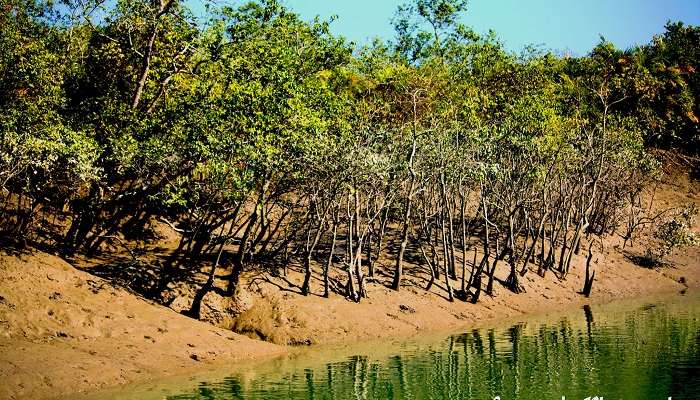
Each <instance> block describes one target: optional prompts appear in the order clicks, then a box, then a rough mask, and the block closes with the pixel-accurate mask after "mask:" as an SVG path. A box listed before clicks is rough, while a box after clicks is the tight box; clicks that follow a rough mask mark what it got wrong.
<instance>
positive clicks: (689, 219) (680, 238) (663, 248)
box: [647, 203, 700, 264]
mask: <svg viewBox="0 0 700 400" xmlns="http://www.w3.org/2000/svg"><path fill="white" fill-rule="evenodd" d="M697 215H698V209H697V206H695V204H692V203H691V204H689V205H687V206H685V207H683V208H682V209H681V210H679V212H678V213H677V214H676V215H675V216H673V217H672V218H669V219H667V220H666V221H664V222H663V223H661V224H660V225H659V226H658V228H657V229H656V232H654V237H655V238H656V239H658V240H659V245H658V246H657V247H656V248H655V249H650V250H647V258H648V259H650V260H651V261H652V262H653V263H654V264H660V263H662V262H663V261H664V259H665V258H666V257H668V256H669V255H670V254H671V253H672V252H673V251H674V250H676V249H680V248H683V247H687V246H697V244H698V243H699V242H700V234H698V233H697V232H693V231H692V227H693V224H694V222H695V218H696V217H697Z"/></svg>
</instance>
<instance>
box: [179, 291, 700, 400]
mask: <svg viewBox="0 0 700 400" xmlns="http://www.w3.org/2000/svg"><path fill="white" fill-rule="evenodd" d="M693 304H695V303H693ZM594 314H595V318H594ZM611 314H612V315H611ZM699 316H700V312H698V307H697V306H695V305H694V306H692V307H689V306H687V305H683V304H681V305H678V304H676V305H669V304H666V303H661V304H653V307H649V306H641V307H639V306H638V307H635V308H632V309H630V310H626V311H624V312H619V313H616V312H614V311H611V310H606V311H605V312H604V313H603V312H601V313H597V312H596V308H595V307H589V306H585V307H583V308H582V310H580V312H579V313H577V314H575V315H571V316H566V317H561V318H557V319H555V320H553V321H544V322H541V321H531V322H526V323H519V324H515V325H512V326H510V327H506V328H503V329H485V330H483V329H475V330H472V331H470V332H466V333H463V334H459V335H454V336H450V337H448V338H447V339H445V340H442V341H440V342H438V343H432V344H427V345H426V344H420V345H415V346H406V347H403V348H400V349H398V350H394V353H393V354H387V355H385V356H379V357H377V356H376V355H375V354H373V351H372V349H367V350H366V352H365V354H362V355H354V356H351V357H346V358H344V359H343V360H342V361H333V362H309V365H308V366H305V367H301V366H300V365H299V364H303V360H301V361H300V362H299V364H297V363H295V364H294V366H292V367H291V368H272V369H270V370H266V369H265V368H262V369H261V371H262V372H261V373H259V374H245V373H241V374H238V375H234V376H232V377H230V378H228V379H226V380H224V381H222V382H217V383H210V382H207V383H202V384H201V385H200V387H199V388H198V389H197V390H195V391H192V392H190V393H183V394H180V395H175V396H171V397H168V398H169V399H178V400H185V399H492V398H494V396H500V397H501V399H561V396H566V398H567V399H583V398H585V397H587V396H604V397H605V398H606V399H666V398H667V397H668V396H673V398H674V399H697V398H700V380H699V379H698V377H700V322H699V319H698V317H699Z"/></svg>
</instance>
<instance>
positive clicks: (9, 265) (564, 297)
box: [0, 174, 700, 399]
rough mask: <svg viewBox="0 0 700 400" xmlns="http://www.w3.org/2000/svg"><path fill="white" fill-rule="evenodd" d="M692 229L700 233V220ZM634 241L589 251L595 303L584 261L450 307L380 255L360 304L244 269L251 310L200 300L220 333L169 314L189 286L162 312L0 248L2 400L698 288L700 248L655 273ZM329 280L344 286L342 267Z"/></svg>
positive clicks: (415, 273) (440, 286)
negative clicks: (640, 261)
mask: <svg viewBox="0 0 700 400" xmlns="http://www.w3.org/2000/svg"><path fill="white" fill-rule="evenodd" d="M688 202H694V203H695V204H697V205H700V184H698V182H696V181H693V180H691V179H689V177H688V176H687V174H677V175H676V176H674V177H673V179H671V180H669V183H667V184H665V185H664V186H663V187H661V188H660V191H659V192H658V194H657V197H656V207H670V206H677V205H680V204H684V203H688ZM694 228H695V230H700V225H699V224H697V223H696V226H695V227H694ZM165 236H167V235H165ZM170 236H171V238H170V240H176V237H174V236H173V235H172V234H171V235H170ZM166 241H167V240H166ZM634 244H635V245H634V246H632V247H630V246H627V247H626V248H622V239H620V238H610V239H609V240H608V241H606V243H605V246H604V250H603V251H602V252H598V253H596V256H595V257H594V260H595V261H597V262H596V263H594V268H595V271H596V281H595V283H594V286H593V292H592V295H591V297H590V298H585V297H584V296H582V295H580V294H579V293H578V291H580V290H581V288H582V286H583V275H584V265H585V260H584V258H583V256H582V255H581V256H576V258H575V259H574V260H573V263H572V270H571V272H570V273H569V275H568V276H567V277H566V279H559V278H557V277H556V276H555V275H554V274H553V273H551V272H550V273H548V274H547V275H546V276H545V277H544V278H542V277H540V276H538V275H537V274H536V273H535V272H534V271H530V272H529V273H527V274H526V275H525V277H524V278H522V282H521V283H522V284H523V286H524V288H525V290H526V292H525V293H521V294H514V293H512V292H510V291H509V290H507V289H505V288H504V287H503V286H502V285H500V284H498V283H496V284H495V285H494V296H493V297H491V296H488V295H486V294H484V293H482V296H481V300H480V301H479V303H478V304H471V303H465V302H462V301H455V302H453V303H450V302H448V301H447V300H446V299H445V290H444V282H442V281H441V282H437V284H436V285H435V286H433V288H432V289H431V290H430V291H425V290H424V287H425V283H426V282H425V280H424V278H423V276H425V273H421V272H420V268H419V267H418V266H415V265H413V266H411V265H409V266H408V268H407V279H406V282H405V286H404V287H402V289H401V290H400V291H399V292H398V293H397V292H395V291H392V290H390V289H389V288H388V287H387V283H388V282H389V280H390V276H389V274H388V272H387V270H388V268H389V267H390V263H391V260H388V259H387V260H381V263H380V264H382V265H379V266H378V267H377V270H378V273H377V275H376V277H375V278H374V279H370V280H368V285H367V291H368V298H366V299H363V300H362V302H361V303H360V304H355V303H354V302H350V301H348V300H347V299H345V298H344V297H343V296H342V295H340V294H338V293H335V292H334V293H332V294H331V296H330V298H328V299H325V298H322V297H321V296H319V293H320V292H321V282H320V279H319V278H320V277H319V276H318V273H319V272H320V271H316V275H315V276H314V280H313V282H312V295H310V296H302V295H301V294H300V289H299V287H300V286H301V283H302V281H303V276H302V274H301V273H300V271H299V270H298V269H296V268H295V267H294V266H290V267H289V268H287V273H286V275H281V276H273V275H270V274H262V273H258V272H255V273H249V274H248V275H247V276H246V277H245V282H246V283H247V285H246V286H247V290H246V291H245V292H246V293H248V295H247V297H246V299H245V302H246V304H247V307H246V309H247V310H246V311H244V312H243V313H242V314H240V315H237V316H231V315H226V313H225V312H222V309H225V308H226V307H225V305H223V306H217V304H219V303H217V301H219V302H220V301H221V299H218V300H217V299H216V297H215V296H210V298H208V299H209V300H207V301H205V302H204V303H203V313H204V315H205V317H206V318H205V319H208V320H209V321H210V322H213V323H214V324H215V325H217V326H219V327H215V326H213V325H211V324H208V323H206V322H200V321H196V320H193V319H191V318H188V317H185V316H183V315H181V314H179V313H178V312H175V311H181V310H186V309H188V307H189V305H190V304H191V301H192V293H191V292H188V291H187V290H185V289H183V290H180V289H181V288H173V292H174V293H180V295H179V296H177V295H175V296H174V297H173V298H172V299H171V300H170V301H169V303H168V304H169V306H170V308H167V307H164V306H162V305H159V304H156V303H154V302H151V301H149V300H146V299H144V298H143V297H142V296H140V295H139V294H138V293H137V292H134V291H131V290H127V289H125V288H123V287H122V286H120V285H117V283H118V284H121V285H126V286H129V285H128V282H124V281H119V282H116V281H115V280H105V279H102V278H100V277H97V276H96V274H94V273H93V274H91V273H89V272H86V271H91V269H90V268H97V267H99V260H71V262H72V263H74V265H77V266H79V267H80V268H81V269H84V270H79V269H77V268H75V267H74V266H73V265H71V264H69V263H68V262H66V261H64V260H62V259H61V258H59V257H57V256H54V255H50V254H47V253H42V252H40V251H37V250H34V251H31V252H29V253H26V252H25V253H22V254H17V253H10V252H6V251H5V252H0V399H6V398H7V399H25V398H26V399H42V398H65V397H66V396H68V395H70V394H75V393H79V392H89V391H95V390H98V389H101V388H105V387H112V386H117V385H122V384H127V383H131V382H142V381H147V380H154V379H158V378H162V377H165V376H169V375H174V374H183V373H187V372H188V371H195V370H203V369H211V368H213V367H214V365H216V364H219V363H228V364H229V365H230V364H231V363H235V362H238V361H242V360H247V359H253V358H263V357H271V356H275V355H280V354H284V353H285V352H287V351H288V350H289V349H290V346H288V345H314V344H327V343H341V342H343V343H345V342H356V341H364V340H371V339H378V338H397V337H406V336H411V335H414V334H416V333H419V332H426V331H442V330H445V331H453V330H455V329H458V328H461V327H464V328H467V327H470V326H473V325H475V324H483V323H484V321H489V320H494V319H503V318H508V317H512V316H516V315H521V314H526V313H548V312H556V311H559V310H563V309H566V308H571V307H575V306H578V305H581V304H585V303H603V302H609V301H612V300H614V299H620V298H632V297H640V296H645V295H652V294H657V293H665V292H681V291H685V290H694V289H696V288H700V249H699V248H697V247H695V248H689V249H684V250H682V251H679V252H676V253H674V254H673V255H672V256H671V257H670V258H669V265H668V266H664V267H662V268H655V269H650V268H644V267H640V266H638V265H635V263H634V262H633V260H634V259H635V257H636V256H639V255H641V254H643V253H644V251H645V250H646V248H647V246H649V245H651V244H652V242H651V239H648V238H646V239H645V238H640V239H638V240H636V241H635V243H634ZM156 245H158V246H160V247H167V245H166V244H164V243H158V244H156ZM315 268H316V269H317V270H318V269H319V267H318V266H315ZM506 268H507V267H506V264H505V263H501V264H500V267H499V269H498V270H497V272H496V277H497V278H499V279H505V278H506V276H507V275H508V270H507V269H506ZM533 268H534V266H533ZM91 272H94V271H91ZM97 275H99V274H97ZM335 277H336V278H337V279H338V280H341V279H342V273H341V271H336V276H335ZM452 285H453V287H457V286H459V283H458V281H454V282H452ZM178 290H179V292H178ZM212 299H214V300H212ZM219 305H220V304H219ZM207 307H209V308H207ZM222 327H223V328H232V329H234V330H235V331H237V332H239V333H238V334H237V333H233V332H232V331H231V329H222ZM241 333H242V334H241ZM247 336H249V337H247ZM251 338H255V339H264V340H265V341H262V340H254V339H251ZM269 342H273V343H269ZM274 343H277V344H274Z"/></svg>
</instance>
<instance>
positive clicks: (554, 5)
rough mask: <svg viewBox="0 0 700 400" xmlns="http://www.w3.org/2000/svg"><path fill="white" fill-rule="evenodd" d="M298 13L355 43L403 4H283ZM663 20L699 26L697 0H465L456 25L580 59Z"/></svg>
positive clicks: (395, 0) (391, 0)
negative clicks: (327, 21) (601, 43)
mask: <svg viewBox="0 0 700 400" xmlns="http://www.w3.org/2000/svg"><path fill="white" fill-rule="evenodd" d="M283 1H284V3H285V4H286V5H287V6H288V7H289V8H291V9H292V10H294V11H296V12H297V13H299V14H300V15H302V16H303V17H304V18H305V19H312V18H313V17H314V16H316V15H320V16H321V17H322V18H329V17H330V16H331V15H337V16H338V20H336V21H335V22H334V23H333V25H332V29H333V31H334V32H335V33H337V34H341V35H343V36H345V37H347V38H349V39H350V40H352V41H355V42H356V43H358V44H364V43H367V42H368V41H369V40H370V39H371V38H372V37H375V36H378V37H381V38H384V39H391V38H392V37H393V29H392V27H391V18H392V16H393V15H394V11H395V10H396V7H397V5H399V4H401V3H403V2H404V1H403V0H283ZM667 20H673V21H677V20H680V21H683V22H685V23H687V24H692V25H700V0H471V1H470V3H469V9H468V11H467V13H466V15H465V16H464V18H463V20H462V22H463V23H465V24H467V25H469V26H471V27H472V28H473V29H474V30H476V31H477V32H479V33H484V32H487V31H488V30H489V29H493V30H494V31H496V33H497V34H498V36H499V37H500V38H501V40H503V42H504V43H505V45H506V47H507V48H508V49H509V50H512V51H516V52H519V51H520V50H522V48H523V47H524V46H525V45H528V44H534V45H541V46H542V47H543V48H544V49H548V50H555V51H559V52H568V53H571V54H572V55H584V54H586V53H588V51H589V50H590V49H591V48H592V47H593V46H594V45H595V44H596V43H597V42H598V38H599V35H600V34H602V35H604V36H605V37H606V38H607V39H608V40H610V41H612V42H613V43H615V45H616V46H618V47H621V48H628V47H631V46H634V45H635V44H643V43H647V42H649V40H650V39H651V37H652V36H653V35H654V34H657V33H661V32H663V27H664V25H665V23H666V21H667Z"/></svg>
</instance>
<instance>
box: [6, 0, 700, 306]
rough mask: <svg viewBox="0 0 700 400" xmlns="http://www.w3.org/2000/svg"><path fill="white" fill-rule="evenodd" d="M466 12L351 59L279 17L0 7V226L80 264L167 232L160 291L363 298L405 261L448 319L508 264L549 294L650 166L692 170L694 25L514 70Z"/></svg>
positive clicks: (458, 9)
mask: <svg viewBox="0 0 700 400" xmlns="http://www.w3.org/2000/svg"><path fill="white" fill-rule="evenodd" d="M466 6H467V4H466V2H465V1H459V0H433V1H428V0H416V1H415V2H414V3H411V4H408V5H406V6H403V7H401V8H400V9H399V10H398V12H397V14H396V18H395V20H394V24H395V27H396V31H397V36H396V39H395V40H394V41H392V42H388V43H383V42H379V41H378V42H375V43H374V44H373V45H371V46H368V47H364V48H360V49H356V48H354V47H353V45H352V44H350V43H347V42H346V41H345V40H344V39H343V38H339V37H336V36H334V35H332V34H331V33H330V32H329V25H328V23H327V22H323V21H318V20H317V21H313V22H305V21H303V20H301V19H300V18H299V16H297V15H296V14H294V13H292V12H290V11H289V10H287V9H285V8H284V7H283V6H282V5H280V4H279V3H278V2H277V1H275V0H260V1H258V2H251V3H247V4H244V5H242V6H240V7H238V8H227V7H224V8H221V9H216V10H213V9H208V8H207V12H206V13H204V14H205V15H206V17H205V18H202V17H201V16H200V17H196V15H201V14H202V9H200V8H198V9H197V13H193V12H192V11H190V10H188V8H187V7H186V4H185V3H183V2H181V1H179V0H159V1H155V0H154V1H142V0H119V1H116V2H102V1H97V2H95V1H94V0H88V1H83V0H75V1H73V0H71V1H65V2H63V3H61V4H60V5H57V6H53V5H51V4H44V3H40V2H38V1H35V0H0V10H1V11H0V137H1V140H0V201H1V202H2V205H3V208H2V210H3V215H2V217H1V218H0V230H1V231H2V234H3V235H4V236H5V237H9V238H14V239H16V240H17V241H19V242H22V241H27V240H29V241H34V242H37V241H39V242H42V243H44V244H48V245H50V246H52V247H54V248H56V249H59V250H60V251H62V252H64V253H65V254H69V255H70V254H74V253H76V252H82V253H87V254H89V255H93V254H95V253H97V252H99V251H100V250H101V248H102V247H103V246H102V245H103V244H104V242H105V241H108V240H113V239H116V240H119V241H121V240H127V239H130V238H137V237H141V236H142V235H144V228H145V227H146V226H147V224H148V222H149V221H152V220H153V219H159V220H161V221H163V222H164V223H167V224H170V225H171V226H172V227H174V228H175V229H176V230H177V231H178V232H180V233H181V235H182V239H181V241H180V244H179V246H178V248H177V249H175V250H173V252H172V255H171V257H170V258H169V259H168V260H167V261H166V262H165V263H164V265H163V266H162V268H163V272H162V274H161V275H160V277H159V282H158V283H157V284H156V285H154V287H153V288H151V290H153V293H154V295H155V294H157V293H158V292H159V290H160V289H162V288H163V287H164V285H166V284H167V283H168V282H169V281H170V280H172V279H176V275H177V274H179V273H181V271H182V270H188V269H189V270H199V269H200V268H201V267H202V265H212V274H213V271H214V269H213V268H216V267H217V266H218V265H226V266H229V267H230V269H231V274H230V278H229V285H228V290H229V293H231V294H234V293H235V292H236V291H237V290H239V289H240V288H239V285H238V282H239V279H240V276H241V273H242V272H244V271H246V268H247V267H248V266H249V265H250V264H251V263H260V262H262V261H266V262H267V263H268V264H269V263H271V264H273V265H274V264H278V265H279V264H286V263H289V262H298V263H299V265H302V266H303V268H304V269H305V271H306V279H305V282H304V284H303V286H302V291H303V292H304V293H309V291H311V290H317V291H319V292H321V293H324V294H325V295H328V292H329V280H328V272H329V270H330V269H340V270H342V271H344V273H346V276H347V281H346V282H347V285H346V286H345V288H344V289H343V290H344V291H345V294H346V295H347V296H348V297H349V298H351V299H353V300H355V301H360V299H361V298H362V297H363V296H364V295H365V289H366V288H365V286H366V282H367V280H366V276H372V275H373V274H374V272H375V271H374V269H375V264H376V263H377V262H379V261H380V260H381V262H383V263H384V264H385V265H390V266H391V270H392V272H393V283H392V287H393V288H394V289H396V290H399V289H400V287H401V285H402V277H403V266H404V263H405V260H406V259H407V257H408V253H411V254H412V256H413V258H412V260H414V262H416V263H418V264H419V265H422V266H423V267H424V269H425V275H426V277H427V279H428V281H429V286H431V285H432V284H433V283H434V282H435V281H436V280H442V281H443V282H442V284H441V286H444V287H445V288H446V290H447V296H448V298H449V299H450V300H451V299H453V298H455V297H458V298H462V299H467V298H470V299H471V300H472V301H476V300H477V299H478V296H479V293H480V291H481V290H482V287H483V289H484V290H486V291H487V292H491V290H492V288H493V284H494V270H495V268H496V266H497V263H499V262H503V263H507V264H508V265H509V267H510V271H511V273H510V276H509V277H508V279H507V280H506V281H505V282H504V284H505V285H506V286H507V287H508V288H510V289H511V290H513V291H516V292H518V291H521V290H522V286H521V285H520V284H519V278H520V277H521V276H522V275H523V274H525V273H526V272H527V270H528V269H529V268H531V266H533V265H534V266H536V268H537V270H538V272H539V273H540V274H542V275H543V274H545V273H546V271H548V270H550V269H553V270H555V271H556V272H557V273H558V274H560V275H562V276H564V275H566V273H567V272H568V271H569V269H570V268H571V262H572V258H573V255H574V254H578V253H579V252H581V251H582V250H581V249H583V251H584V252H585V251H586V250H587V251H588V253H589V254H591V252H592V251H593V250H595V247H596V246H597V244H598V243H600V240H599V239H600V238H602V237H604V236H605V235H610V234H612V233H613V232H615V231H616V230H618V229H619V228H620V226H621V224H624V223H625V222H626V221H627V220H626V218H628V216H627V215H626V214H625V212H626V211H625V210H631V209H634V207H635V205H636V204H637V203H638V202H639V196H640V194H641V192H642V190H643V188H644V187H645V185H646V184H647V183H648V182H649V181H650V180H652V179H653V178H654V174H655V171H656V162H655V161H654V159H653V158H652V157H651V156H650V155H649V153H648V151H647V148H648V147H649V146H661V147H666V148H681V149H682V150H683V151H685V152H688V153H696V152H697V149H698V144H700V130H699V129H700V124H699V123H698V115H700V111H699V110H698V107H699V104H700V103H699V102H698V93H699V90H700V88H699V86H698V84H699V79H700V78H699V77H698V73H697V72H696V71H697V68H698V60H699V54H700V43H699V41H700V29H699V28H697V27H691V26H685V25H683V24H681V23H669V24H668V25H667V27H666V32H664V33H663V34H661V35H659V36H657V37H655V38H654V39H653V41H652V42H651V43H650V44H648V45H645V46H641V47H638V48H634V49H629V50H625V51H623V50H619V49H616V48H614V46H613V45H612V44H610V43H608V42H606V41H604V40H602V41H601V43H600V44H599V45H598V46H596V47H595V48H594V49H593V50H592V51H591V53H590V54H589V55H587V56H585V57H577V58H571V57H559V56H556V55H554V54H552V53H545V52H540V51H534V50H529V51H526V52H524V53H523V54H522V55H520V56H517V55H515V54H512V53H510V52H508V51H506V50H504V48H503V46H502V45H501V43H500V42H499V41H498V39H497V37H496V36H495V35H494V34H488V35H479V34H477V33H475V32H474V31H472V30H470V29H469V28H467V27H465V26H462V25H461V24H459V18H458V17H459V15H460V13H462V12H464V11H465V10H466ZM389 247H392V249H393V248H395V250H392V251H389V250H388V249H389ZM474 249H478V251H474V256H472V255H471V254H472V251H473V250H474ZM476 254H478V257H477V256H476ZM589 261H590V256H589ZM316 266H319V267H320V268H322V271H319V272H320V273H321V275H322V276H323V277H324V282H325V284H324V287H323V288H312V287H311V280H310V277H311V274H312V268H315V267H316ZM482 279H483V281H482ZM591 282H592V280H591ZM586 283H587V284H589V283H590V282H588V281H587V282H586ZM453 286H454V287H453ZM588 290H590V287H589V288H588Z"/></svg>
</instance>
